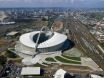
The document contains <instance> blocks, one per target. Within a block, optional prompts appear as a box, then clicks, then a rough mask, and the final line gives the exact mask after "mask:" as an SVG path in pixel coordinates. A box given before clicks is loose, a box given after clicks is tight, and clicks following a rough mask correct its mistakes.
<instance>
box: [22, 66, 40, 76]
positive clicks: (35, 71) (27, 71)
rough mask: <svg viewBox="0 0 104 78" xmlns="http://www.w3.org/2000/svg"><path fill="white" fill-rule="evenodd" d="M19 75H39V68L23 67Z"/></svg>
mask: <svg viewBox="0 0 104 78" xmlns="http://www.w3.org/2000/svg"><path fill="white" fill-rule="evenodd" d="M21 75H40V67H23V68H22V71H21Z"/></svg>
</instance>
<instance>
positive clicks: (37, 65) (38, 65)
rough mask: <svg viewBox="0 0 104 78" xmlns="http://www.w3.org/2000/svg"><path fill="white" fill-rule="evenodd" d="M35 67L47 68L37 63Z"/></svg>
mask: <svg viewBox="0 0 104 78" xmlns="http://www.w3.org/2000/svg"><path fill="white" fill-rule="evenodd" d="M33 66H35V67H45V66H43V65H41V64H39V63H36V64H34V65H33Z"/></svg>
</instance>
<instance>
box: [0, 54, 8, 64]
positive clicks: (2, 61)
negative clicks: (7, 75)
mask: <svg viewBox="0 0 104 78" xmlns="http://www.w3.org/2000/svg"><path fill="white" fill-rule="evenodd" d="M6 62H7V58H6V57H5V56H4V55H1V56H0V65H2V66H3V65H4V64H5V63H6Z"/></svg>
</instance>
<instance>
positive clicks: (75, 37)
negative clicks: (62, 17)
mask: <svg viewBox="0 0 104 78" xmlns="http://www.w3.org/2000/svg"><path fill="white" fill-rule="evenodd" d="M67 20H68V21H67V23H68V26H67V28H68V29H69V32H70V33H69V34H70V39H71V41H73V42H74V43H75V47H76V48H78V49H79V50H81V51H82V52H83V54H84V56H87V57H90V58H92V59H93V60H94V61H95V62H96V63H97V64H98V65H99V67H101V68H102V69H103V70H104V66H103V65H104V53H103V51H102V49H101V48H100V47H99V43H98V42H97V40H96V39H95V38H94V37H93V36H92V35H91V34H90V31H89V29H88V28H87V27H86V26H84V25H83V24H82V23H80V21H79V20H78V19H75V18H73V17H72V16H70V17H69V18H67Z"/></svg>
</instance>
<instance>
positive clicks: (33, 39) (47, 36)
mask: <svg viewBox="0 0 104 78" xmlns="http://www.w3.org/2000/svg"><path fill="white" fill-rule="evenodd" d="M38 36H40V37H39V38H38ZM37 39H38V41H37ZM66 41H67V36H66V35H63V34H60V33H57V32H52V31H34V32H30V33H26V34H23V35H21V36H20V39H19V42H18V44H17V45H16V46H15V50H16V51H18V52H21V53H23V54H27V55H33V53H34V54H36V53H37V52H54V51H58V50H61V48H62V47H63V45H64V44H65V42H66ZM35 49H36V51H34V50H35Z"/></svg>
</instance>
